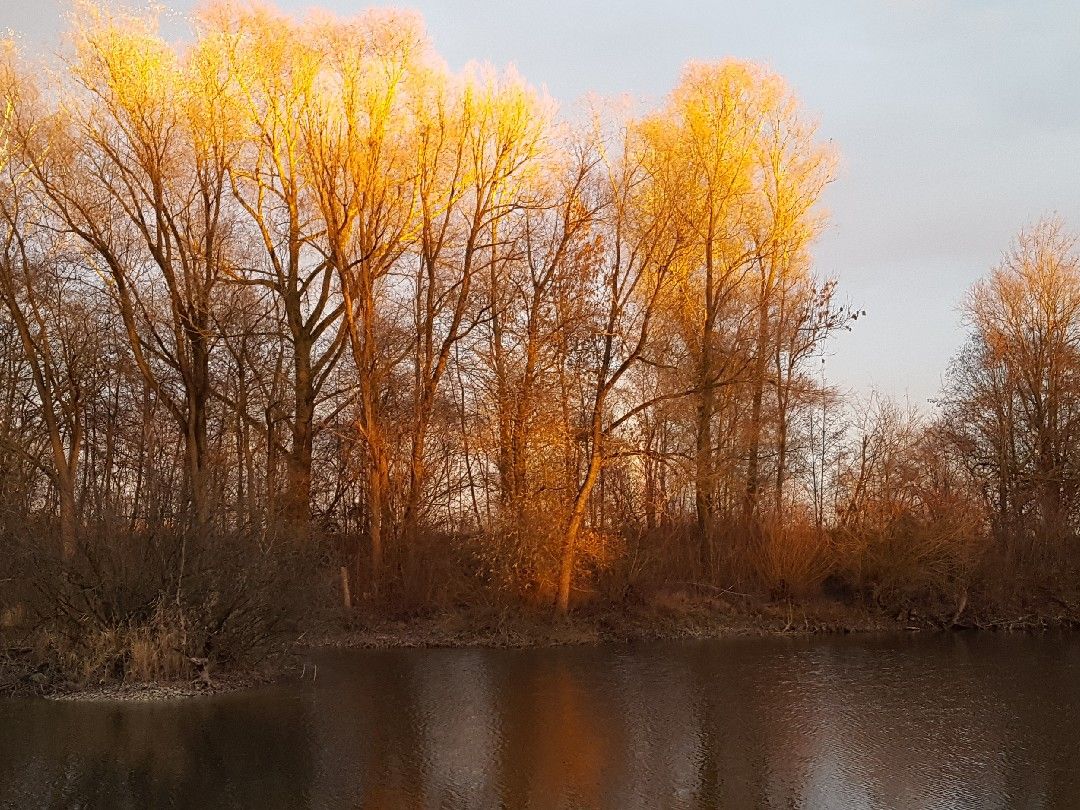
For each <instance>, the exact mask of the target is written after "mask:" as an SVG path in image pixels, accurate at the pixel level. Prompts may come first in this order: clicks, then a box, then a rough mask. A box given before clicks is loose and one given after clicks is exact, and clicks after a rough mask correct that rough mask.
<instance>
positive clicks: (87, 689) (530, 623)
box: [0, 591, 1080, 702]
mask: <svg viewBox="0 0 1080 810" xmlns="http://www.w3.org/2000/svg"><path fill="white" fill-rule="evenodd" d="M1073 629H1080V606H1078V605H1076V604H1073V603H1072V602H1069V601H1067V600H1064V599H1062V598H1060V597H1057V596H1053V595H1049V594H1044V595H1042V596H1040V597H1039V598H1038V599H1035V598H1030V599H1028V600H1027V601H1026V602H1024V603H1022V604H1020V603H1017V604H1013V605H1010V606H1008V607H1002V606H990V605H987V604H983V603H981V602H980V601H979V600H978V599H975V600H972V601H969V600H968V599H967V598H966V597H965V596H962V597H961V598H960V599H959V601H958V602H957V604H956V605H944V604H940V603H939V604H936V605H930V604H923V605H922V606H919V605H911V606H906V607H904V608H903V609H896V610H887V609H885V608H883V607H881V606H870V605H866V604H862V603H852V602H849V601H842V600H835V599H829V598H824V597H818V598H814V599H806V600H789V599H785V600H777V601H762V600H757V599H754V598H751V597H748V596H746V595H735V596H732V595H727V596H716V595H710V594H701V593H692V592H688V591H673V592H665V593H660V594H657V595H655V596H654V597H653V598H651V599H650V600H649V601H648V602H638V603H634V604H626V605H607V606H605V605H592V606H585V607H581V608H579V609H578V610H576V611H574V612H572V613H571V614H570V615H569V616H567V617H564V618H560V619H555V618H553V617H552V615H551V612H550V611H549V610H541V609H531V610H530V609H525V608H502V609H495V608H484V607H478V606H471V607H465V608H461V609H457V610H446V609H440V610H428V611H422V612H420V611H418V612H415V613H412V614H408V615H398V616H387V615H385V614H383V613H380V612H378V611H376V610H374V609H370V608H369V609H359V610H356V611H353V612H350V613H347V614H344V615H337V616H330V617H323V618H322V619H320V620H319V621H318V622H315V623H313V626H311V627H309V628H308V629H307V630H305V631H304V632H302V633H300V634H299V636H298V637H297V638H296V639H295V640H294V641H293V643H292V644H291V645H290V646H289V648H288V649H287V651H286V652H285V653H284V654H282V655H280V656H278V657H277V658H276V659H275V660H274V661H272V662H268V663H267V665H266V666H264V667H263V668H262V669H261V670H260V671H258V672H257V673H252V672H245V673H230V672H225V673H207V674H205V676H203V677H200V678H199V679H198V680H195V681H190V682H188V681H182V682H170V683H97V684H92V685H87V684H76V683H72V682H69V681H64V680H52V679H51V678H50V674H49V673H48V672H42V671H37V670H34V669H32V668H30V667H28V666H27V664H26V662H22V663H21V664H20V662H19V661H18V660H16V659H14V658H13V657H12V656H11V655H10V654H9V655H7V656H5V657H3V658H0V685H2V686H4V687H5V688H3V690H2V691H3V692H4V693H7V694H15V695H26V696H39V697H44V698H48V699H52V700H110V701H136V702H139V701H159V700H174V699H189V698H198V697H205V696H209V695H220V694H224V693H228V692H235V691H240V690H244V689H250V688H253V687H256V686H260V685H265V684H267V683H272V682H274V681H277V680H284V679H288V678H290V677H297V676H302V675H303V674H304V663H303V657H304V654H305V653H306V652H309V651H312V650H318V649H326V648H332V649H390V648H448V647H450V648H454V647H478V648H544V647H557V646H571V645H600V644H633V643H641V642H650V641H678V640H709V639H720V638H730V637H751V636H809V635H824V634H833V635H837V634H867V633H920V632H961V631H976V632H1028V633H1031V632H1040V631H1049V630H1073ZM0 649H3V648H2V647H0Z"/></svg>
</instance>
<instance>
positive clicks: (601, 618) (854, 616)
mask: <svg viewBox="0 0 1080 810" xmlns="http://www.w3.org/2000/svg"><path fill="white" fill-rule="evenodd" d="M959 607H960V609H959V610H956V609H954V608H951V607H950V608H949V609H948V610H944V611H943V610H928V609H925V608H924V609H922V610H920V609H919V608H918V607H908V608H903V609H899V610H895V611H893V610H884V609H880V608H869V607H865V606H859V605H851V604H845V603H842V602H836V601H831V600H827V599H818V600H812V601H804V602H795V601H782V602H770V603H764V604H754V603H748V604H746V605H743V606H738V605H731V604H717V603H716V602H715V601H712V600H708V599H694V598H689V597H685V596H683V597H679V598H674V599H665V600H662V601H659V602H657V603H652V604H647V605H635V606H630V607H620V608H608V609H602V608H593V609H588V610H579V611H577V612H574V613H572V614H571V615H570V616H568V617H566V618H562V619H555V618H553V617H552V616H551V614H550V613H548V612H536V613H522V612H518V611H483V610H476V609H467V610H462V611H455V612H451V611H440V612H434V613H427V614H421V615H416V616H411V617H405V618H397V619H388V618H386V617H382V616H378V615H375V614H372V615H360V616H356V617H352V618H350V619H349V620H348V621H346V623H345V625H344V626H343V627H341V628H337V629H330V630H327V631H324V632H322V633H314V634H310V635H309V636H307V637H306V638H304V639H303V640H302V643H303V644H304V646H307V647H313V648H318V647H336V648H349V647H355V648H388V647H552V646H562V645H575V644H609V643H633V642H641V641H659V640H679V639H694V640H704V639H716V638H726V637H733V636H767V635H769V636H771V635H815V634H848V633H881V632H900V633H915V632H925V631H939V632H940V631H946V632H960V631H983V632H1010V631H1012V632H1039V631H1044V630H1061V629H1080V611H1078V610H1077V609H1075V608H1073V607H1071V606H1067V605H1064V604H1063V605H1062V606H1060V609H1058V610H1043V611H1030V610H1029V611H1024V610H998V611H994V610H983V609H980V610H975V609H972V608H970V607H969V606H968V605H966V604H963V605H960V606H959Z"/></svg>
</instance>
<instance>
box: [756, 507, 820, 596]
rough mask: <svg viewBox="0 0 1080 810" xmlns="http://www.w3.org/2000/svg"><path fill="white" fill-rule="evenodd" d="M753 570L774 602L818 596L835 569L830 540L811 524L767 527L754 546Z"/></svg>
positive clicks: (763, 529) (767, 525) (757, 536)
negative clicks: (812, 594) (825, 580)
mask: <svg viewBox="0 0 1080 810" xmlns="http://www.w3.org/2000/svg"><path fill="white" fill-rule="evenodd" d="M749 564H750V569H751V571H752V572H753V576H754V578H755V580H756V581H757V582H758V583H759V584H760V585H761V586H762V587H764V588H765V589H767V590H768V591H769V592H770V593H771V594H772V595H773V597H774V598H780V597H789V596H800V597H801V596H807V595H809V594H811V593H814V592H816V591H817V590H818V589H819V588H820V586H821V583H822V581H823V580H824V579H825V577H826V576H828V575H829V573H830V571H831V568H832V550H831V547H830V543H829V539H828V536H827V535H826V534H825V533H824V532H819V531H818V530H817V528H816V527H815V526H813V525H812V524H810V523H807V522H804V521H800V522H793V523H792V524H791V525H788V526H782V525H779V524H777V523H767V524H765V525H764V526H762V527H761V530H760V531H759V532H757V533H756V543H754V544H753V545H752V546H751V557H750V560H749Z"/></svg>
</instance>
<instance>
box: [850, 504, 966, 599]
mask: <svg viewBox="0 0 1080 810" xmlns="http://www.w3.org/2000/svg"><path fill="white" fill-rule="evenodd" d="M837 545H838V565H839V567H840V569H841V570H842V571H844V572H845V573H846V574H847V575H848V576H849V577H850V578H851V580H852V581H853V582H854V584H856V585H857V587H859V589H860V590H862V591H863V592H864V593H866V594H867V595H868V596H870V597H871V598H872V599H873V600H874V601H875V602H877V603H879V604H881V605H884V606H886V607H892V606H895V605H897V604H902V603H905V602H909V601H911V600H917V599H923V600H925V599H931V600H934V599H946V600H949V601H952V600H954V598H955V596H956V594H957V593H958V592H960V591H962V590H963V589H964V587H965V585H966V583H967V582H968V581H969V579H970V577H971V572H972V571H973V569H974V568H975V566H976V565H977V563H978V561H979V557H980V555H981V554H982V552H983V551H984V550H985V547H986V545H985V541H984V539H983V538H982V536H981V534H980V533H979V532H978V531H977V530H976V527H975V526H974V525H972V523H971V522H970V521H968V520H967V519H966V516H965V515H963V514H958V515H942V516H939V517H937V518H936V519H933V520H920V519H917V518H915V517H913V516H910V515H904V516H901V517H900V518H899V519H897V520H896V521H894V522H893V523H891V524H890V525H889V526H887V527H886V528H885V529H884V530H883V531H881V532H880V533H874V534H866V535H861V536H855V535H841V536H840V539H839V541H838V544H837Z"/></svg>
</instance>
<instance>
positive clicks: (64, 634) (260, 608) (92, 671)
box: [0, 529, 319, 683]
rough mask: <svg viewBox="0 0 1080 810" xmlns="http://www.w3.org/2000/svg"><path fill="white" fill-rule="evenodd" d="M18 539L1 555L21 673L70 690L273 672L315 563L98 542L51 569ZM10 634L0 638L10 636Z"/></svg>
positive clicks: (187, 543)
mask: <svg viewBox="0 0 1080 810" xmlns="http://www.w3.org/2000/svg"><path fill="white" fill-rule="evenodd" d="M43 545H47V544H41V543H32V542H30V541H29V539H28V538H22V539H21V540H19V541H18V542H15V543H13V544H10V545H9V546H8V556H9V558H10V561H11V562H12V563H13V564H14V570H16V571H18V572H19V573H18V575H17V576H16V577H15V579H16V580H17V581H18V582H19V583H20V592H19V593H18V594H14V593H8V594H0V597H2V601H3V603H4V604H18V605H20V606H21V607H22V609H23V610H24V611H25V613H26V614H27V621H26V622H24V623H23V625H24V626H23V628H22V636H21V639H20V643H21V644H25V645H26V646H27V647H29V648H30V649H32V650H33V655H32V663H33V665H34V666H35V667H36V668H37V669H39V670H42V671H45V670H49V671H51V674H52V675H53V676H55V677H57V678H62V679H66V680H70V681H74V682H76V683H102V682H107V681H169V680H182V679H192V678H194V677H196V676H199V677H202V678H203V679H207V678H209V676H210V673H214V672H220V671H230V672H236V671H241V672H249V671H254V670H257V669H259V668H260V667H262V666H263V665H265V664H266V663H268V662H269V661H271V660H273V659H274V658H275V657H276V655H277V654H278V653H279V652H281V651H282V650H283V649H284V644H283V642H285V641H286V640H288V638H289V637H290V635H291V634H293V633H294V632H295V629H296V627H297V623H298V620H299V619H300V618H302V616H303V615H304V614H305V613H307V612H308V611H309V610H310V609H311V608H312V607H313V606H314V605H315V604H316V603H317V602H318V600H317V599H313V598H312V594H311V593H309V592H306V591H305V588H310V585H309V584H310V583H313V582H317V581H319V580H318V577H317V575H316V571H317V566H316V563H317V561H316V559H315V555H314V554H311V553H305V552H299V551H294V550H280V549H277V548H275V547H273V546H264V545H262V544H261V543H259V542H258V541H256V540H255V539H253V538H250V537H247V536H245V535H242V534H227V535H221V534H218V535H212V536H210V537H208V538H206V539H205V540H203V541H201V542H199V541H196V540H194V539H192V538H189V537H185V536H184V534H182V533H180V532H171V531H153V532H146V533H140V532H128V531H122V532H116V533H111V534H110V533H107V532H106V531H104V530H103V529H102V530H99V531H97V532H96V533H94V534H92V535H89V536H84V537H83V541H82V543H81V546H80V549H79V553H78V554H77V556H76V558H75V559H73V560H71V561H69V562H68V563H66V564H62V563H61V562H60V561H58V560H57V559H56V557H55V556H54V555H52V554H48V553H45V552H44V551H42V547H43ZM14 630H15V628H12V629H11V631H10V632H14Z"/></svg>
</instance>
